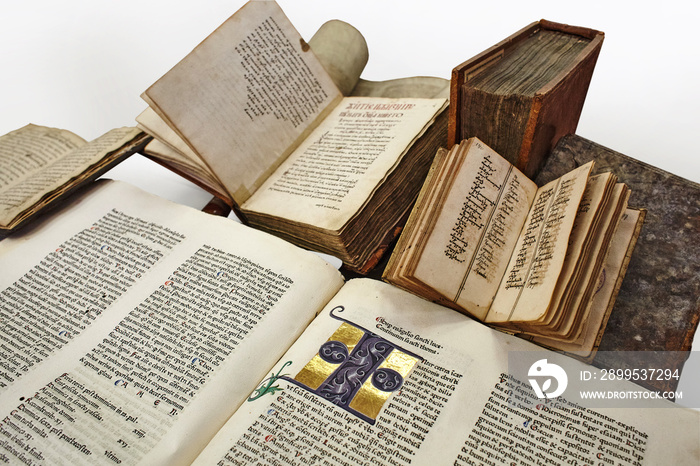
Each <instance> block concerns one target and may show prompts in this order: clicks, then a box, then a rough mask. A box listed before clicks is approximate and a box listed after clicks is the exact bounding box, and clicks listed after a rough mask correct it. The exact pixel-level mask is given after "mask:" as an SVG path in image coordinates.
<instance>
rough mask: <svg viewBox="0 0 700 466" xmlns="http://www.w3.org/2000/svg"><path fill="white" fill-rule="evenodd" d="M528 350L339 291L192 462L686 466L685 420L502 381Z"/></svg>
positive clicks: (466, 323) (360, 285)
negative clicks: (547, 395)
mask: <svg viewBox="0 0 700 466" xmlns="http://www.w3.org/2000/svg"><path fill="white" fill-rule="evenodd" d="M367 348H371V350H368V351H364V350H366V349H367ZM535 349H536V347H535V346H534V345H532V344H530V343H528V342H525V341H523V340H520V339H518V338H515V337H512V336H509V335H506V334H502V333H500V332H497V331H494V330H491V329H489V328H487V327H485V326H483V325H481V324H479V323H477V322H476V321H473V320H471V319H469V318H468V317H466V316H464V315H461V314H459V313H458V312H455V311H453V310H449V309H446V308H443V307H440V306H437V305H435V304H432V303H429V302H427V301H424V300H422V299H420V298H418V297H415V296H413V295H411V294H409V293H407V292H404V291H402V290H399V289H397V288H395V287H392V286H390V285H387V284H385V283H381V282H377V281H373V280H367V279H361V280H351V281H350V282H348V283H347V284H346V285H345V286H344V287H343V289H342V290H341V291H340V292H339V293H338V295H337V296H336V297H335V298H334V299H333V300H332V301H331V302H330V303H329V304H328V306H327V307H326V309H325V310H324V312H323V313H321V314H320V316H319V317H318V318H317V319H316V320H314V322H313V323H312V325H311V326H309V328H308V330H307V331H306V332H305V333H304V334H303V335H302V336H301V337H300V339H299V341H298V342H297V343H296V344H295V345H294V346H293V347H292V349H291V350H290V351H289V352H288V353H287V354H285V355H284V357H283V358H282V359H281V360H280V361H279V363H278V364H277V366H276V367H275V369H274V370H273V371H271V373H270V374H268V378H267V379H265V380H264V381H263V382H262V383H261V384H260V386H259V388H258V389H257V390H256V391H255V392H253V393H251V395H250V397H249V399H248V402H246V403H245V404H244V405H243V406H241V408H239V410H238V411H237V412H236V414H235V415H234V416H233V417H232V418H231V420H230V421H229V422H228V423H227V424H226V426H225V427H224V428H223V429H221V431H220V432H219V434H218V435H217V437H216V438H215V439H214V440H213V441H212V442H211V443H210V444H209V445H208V446H207V449H206V450H205V451H204V452H203V453H202V455H201V456H200V457H199V458H198V459H197V461H196V462H195V464H220V465H230V464H240V463H241V462H242V463H244V464H245V463H255V462H259V463H265V464H324V463H328V464H353V465H354V464H379V465H385V464H395V465H408V464H456V465H460V466H461V465H467V464H474V463H476V464H520V465H532V464H566V463H567V462H569V463H572V464H598V462H599V461H601V460H607V459H611V460H612V459H614V462H615V464H625V465H630V466H631V465H633V464H638V463H635V461H638V462H639V463H644V464H684V463H685V464H695V462H697V460H698V451H697V447H698V431H699V426H700V423H699V422H698V419H699V416H698V413H697V412H695V411H691V410H687V409H674V408H673V407H672V406H673V403H649V404H648V405H647V406H648V408H640V409H609V408H608V409H603V408H589V407H587V406H585V405H581V404H578V403H572V402H568V401H566V399H565V398H564V397H560V398H556V399H547V400H541V399H539V398H537V395H536V394H535V392H534V391H533V388H532V387H531V385H530V384H529V383H528V380H520V379H517V378H515V377H514V376H512V375H511V374H510V372H509V353H511V352H523V353H527V352H532V351H533V350H535ZM536 354H537V355H538V357H555V355H554V353H551V352H548V351H544V350H541V351H536ZM361 355H362V356H366V357H361ZM557 357H558V358H566V357H565V356H560V355H559V356H557ZM557 361H558V360H557ZM570 364H572V365H573V367H574V368H575V370H579V369H580V370H583V369H584V368H588V367H589V366H585V365H583V364H581V363H579V362H578V361H573V360H570ZM569 385H570V387H572V388H573V389H574V390H575V389H576V388H577V383H576V381H575V380H574V377H573V375H572V376H571V377H569ZM620 387H623V388H625V389H633V387H635V386H634V385H632V384H629V383H627V384H620V385H617V386H616V388H620ZM637 389H638V390H642V389H640V388H639V387H637ZM568 390H569V389H567V393H568ZM657 401H658V400H657ZM661 407H665V408H667V409H658V408H661ZM590 426H593V428H590ZM619 432H623V434H620V433H619ZM629 433H634V436H632V435H628V434H629ZM621 438H624V440H621ZM626 440H630V442H627V441H626ZM574 461H575V463H574ZM603 464H607V463H603Z"/></svg>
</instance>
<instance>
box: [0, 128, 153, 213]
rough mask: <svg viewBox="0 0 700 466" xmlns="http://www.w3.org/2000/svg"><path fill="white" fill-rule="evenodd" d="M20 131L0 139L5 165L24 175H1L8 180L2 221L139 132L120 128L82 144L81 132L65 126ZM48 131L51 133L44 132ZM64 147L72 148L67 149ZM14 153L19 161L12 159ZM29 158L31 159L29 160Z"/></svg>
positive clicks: (1, 198) (0, 199) (1, 192)
mask: <svg viewBox="0 0 700 466" xmlns="http://www.w3.org/2000/svg"><path fill="white" fill-rule="evenodd" d="M26 129H30V130H31V132H27V131H25V130H26ZM18 131H20V132H19V133H18V132H15V133H14V134H12V133H11V135H8V136H5V137H4V138H3V139H2V141H1V142H0V145H1V146H2V147H1V148H0V154H2V155H0V157H2V162H0V163H1V164H2V165H3V167H2V168H7V169H8V172H9V173H8V174H10V175H14V174H15V173H20V172H21V175H20V176H16V177H12V176H9V177H7V178H5V176H2V175H0V177H2V178H3V179H7V180H8V182H6V183H3V185H2V188H1V189H0V223H2V224H7V223H9V222H10V220H12V219H13V218H14V217H15V216H17V214H19V213H20V212H22V211H24V210H26V209H28V208H30V207H31V206H33V205H34V204H35V203H37V202H38V201H39V200H40V199H42V198H43V197H44V196H45V195H46V194H47V193H50V192H52V191H54V190H56V189H59V188H61V187H62V186H64V185H66V183H69V182H70V181H71V180H72V179H73V178H76V177H78V176H79V175H80V174H81V173H83V172H84V171H85V170H86V169H87V168H88V167H90V166H92V165H94V164H97V163H99V162H100V161H102V159H103V158H104V157H105V155H106V154H108V153H109V152H112V151H114V150H116V149H118V148H120V147H122V146H123V145H124V144H125V143H127V142H128V141H130V140H131V139H133V138H134V137H135V136H136V135H137V134H138V133H139V132H140V131H139V130H138V129H136V128H128V127H125V128H117V129H113V130H111V131H109V132H108V133H105V134H103V135H102V136H100V137H99V138H97V139H95V140H94V141H92V142H90V143H89V144H87V143H85V144H83V143H81V141H82V139H80V138H79V137H78V136H75V135H72V133H70V134H69V133H68V132H67V131H63V130H53V129H47V128H43V127H38V126H30V127H25V128H23V129H22V130H18ZM47 132H48V133H50V136H48V137H42V136H41V135H44V134H47ZM35 137H38V139H36V140H35V144H34V145H33V144H32V143H31V142H30V140H32V139H33V138H35ZM63 148H66V149H70V150H68V151H64V150H63ZM28 154H31V157H27V155H28ZM13 156H14V158H15V160H16V162H12V159H13ZM17 158H19V160H17ZM28 161H30V162H29V163H27V162H28ZM6 164H7V165H6ZM28 166H32V169H27V170H23V171H21V170H19V168H20V167H24V168H27V167H28ZM5 173H7V172H5ZM10 180H11V181H10Z"/></svg>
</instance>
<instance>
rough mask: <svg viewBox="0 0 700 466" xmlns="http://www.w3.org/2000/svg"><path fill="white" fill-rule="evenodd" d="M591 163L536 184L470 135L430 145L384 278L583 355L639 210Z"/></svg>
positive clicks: (594, 339)
mask: <svg viewBox="0 0 700 466" xmlns="http://www.w3.org/2000/svg"><path fill="white" fill-rule="evenodd" d="M592 166H593V163H592V162H591V163H589V164H587V165H585V166H582V167H579V168H577V169H576V170H573V171H571V172H569V173H568V174H566V175H564V176H562V177H560V178H559V179H557V180H554V181H552V182H550V183H548V184H546V185H545V186H542V187H540V188H538V187H537V185H536V184H535V183H534V182H532V181H531V180H529V179H528V178H527V177H525V176H524V175H523V174H522V173H521V172H520V171H519V170H518V169H516V168H515V167H514V166H513V165H511V164H510V163H509V162H508V161H506V160H505V159H503V158H502V157H501V156H499V155H498V154H497V153H496V152H495V151H493V150H492V149H490V148H489V147H487V146H486V145H485V144H484V143H483V142H481V141H480V140H478V139H477V138H471V139H468V140H465V141H462V143H460V144H459V145H456V146H454V147H453V148H452V150H450V151H449V152H448V151H446V150H442V151H440V153H439V154H438V156H437V157H436V159H435V162H434V165H433V167H432V168H431V172H430V175H429V176H428V180H427V181H426V184H425V186H424V188H423V191H422V192H421V195H420V197H419V200H418V201H417V203H416V206H415V208H414V210H413V212H412V213H411V217H410V218H409V220H408V222H407V224H406V229H405V231H404V233H403V234H402V236H401V238H400V240H399V242H398V244H397V246H396V248H395V250H394V252H393V254H392V257H391V259H390V261H389V264H388V265H387V267H386V269H385V271H384V279H385V280H386V281H388V282H390V283H393V284H395V285H397V286H400V287H402V288H405V289H407V290H409V291H412V292H414V293H417V294H419V295H421V296H424V297H426V298H428V299H430V300H432V301H436V302H439V303H441V304H444V305H446V306H449V307H452V308H454V309H457V310H459V311H461V312H464V313H466V314H469V315H471V316H473V317H475V318H477V319H479V320H481V321H484V322H486V323H488V324H491V325H493V326H497V327H499V328H502V329H505V330H507V331H510V332H513V333H521V334H524V335H527V336H528V338H532V339H534V340H535V341H536V342H538V343H540V344H542V345H545V346H549V347H552V348H555V349H559V350H563V351H572V352H573V351H575V352H577V355H578V356H579V357H591V353H592V351H593V350H594V349H595V348H596V347H597V345H598V343H599V342H600V338H601V336H602V329H603V328H604V327H605V323H606V322H607V318H608V316H609V314H610V311H611V309H612V305H613V302H614V300H615V296H616V293H617V291H618V290H619V287H620V283H621V280H622V277H623V276H624V271H625V270H626V266H627V263H628V261H629V257H630V254H631V252H632V249H633V247H634V244H635V242H636V238H637V237H638V235H639V230H640V228H641V223H642V221H643V217H644V211H640V210H634V209H630V208H627V200H628V198H629V189H628V188H627V186H626V185H625V184H623V183H618V182H617V177H616V176H615V175H614V174H611V173H603V174H600V175H596V176H590V172H591V168H592Z"/></svg>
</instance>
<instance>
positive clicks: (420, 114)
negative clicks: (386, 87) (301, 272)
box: [242, 97, 446, 230]
mask: <svg viewBox="0 0 700 466" xmlns="http://www.w3.org/2000/svg"><path fill="white" fill-rule="evenodd" d="M445 105H446V101H445V100H444V99H387V98H364V97H346V98H345V99H343V101H342V102H341V103H340V104H339V105H338V106H337V107H336V108H335V109H334V110H333V111H332V113H331V114H330V115H329V116H328V117H327V118H326V119H325V120H324V121H323V123H321V124H320V125H319V126H318V127H317V128H316V129H315V130H314V132H313V133H312V134H311V135H310V136H309V137H308V138H307V139H306V140H305V141H304V142H303V143H302V144H301V145H300V146H299V147H298V148H297V150H295V151H294V153H293V154H291V155H290V156H289V158H287V160H286V161H285V162H284V163H283V164H282V165H281V166H280V168H279V169H278V170H277V171H276V172H275V173H274V174H273V175H272V176H270V178H269V179H268V180H267V181H266V182H265V184H264V185H263V186H262V187H261V188H260V189H259V190H258V192H256V193H255V195H254V196H253V197H251V198H250V199H249V200H248V201H247V202H246V203H245V204H244V205H243V206H242V207H243V210H244V211H253V212H258V213H263V214H266V215H271V216H277V217H283V218H285V219H288V220H291V221H295V222H299V223H306V224H310V225H314V226H317V227H319V228H324V229H328V230H338V229H340V228H341V227H342V226H343V225H344V224H345V223H346V222H347V221H348V220H349V219H350V218H351V217H352V216H353V215H354V214H355V213H356V212H357V211H358V210H359V209H360V207H361V206H362V205H364V203H365V202H366V201H367V200H368V199H369V198H370V194H371V193H372V192H373V191H374V190H375V189H376V187H377V185H378V184H379V183H380V181H382V180H383V179H384V178H386V176H387V174H388V173H390V171H391V170H392V169H393V168H394V167H395V166H396V165H397V163H398V162H399V160H401V157H402V156H403V154H404V153H405V152H406V150H407V149H408V148H409V147H410V146H411V144H412V143H413V141H415V140H416V139H418V137H419V136H421V135H422V134H423V133H424V132H425V130H426V129H427V128H428V127H429V125H430V124H431V123H432V121H433V120H434V118H435V116H436V115H437V114H438V113H439V112H440V111H441V110H442V109H443V108H444V106H445Z"/></svg>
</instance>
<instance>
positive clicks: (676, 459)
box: [0, 181, 700, 465]
mask: <svg viewBox="0 0 700 466" xmlns="http://www.w3.org/2000/svg"><path fill="white" fill-rule="evenodd" d="M0 268H2V270H3V274H2V275H0V312H1V313H2V319H3V332H0V345H1V346H2V348H3V351H2V354H0V367H1V370H0V432H2V442H0V457H2V458H4V459H7V460H10V461H12V462H20V461H33V462H44V463H48V464H57V463H70V464H75V465H77V464H90V465H94V464H114V463H115V462H117V463H121V464H147V465H159V464H163V465H177V464H191V463H192V462H193V461H195V460H196V461H197V462H198V463H200V464H240V463H241V462H243V463H255V462H260V463H264V464H282V463H284V464H321V463H322V462H324V461H325V462H328V463H330V464H401V465H406V464H427V463H431V464H435V463H436V462H437V463H439V464H458V465H463V464H468V462H469V461H474V460H475V459H479V458H485V459H488V460H489V461H494V462H496V463H504V462H506V461H507V462H511V461H513V462H515V463H518V464H536V462H537V461H540V462H543V463H545V462H554V463H557V464H561V463H564V462H566V461H572V460H576V461H577V462H578V463H582V464H588V463H593V462H597V461H600V460H601V458H605V459H610V460H614V461H615V462H616V464H617V463H621V464H629V465H632V464H639V463H644V464H686V463H687V464H697V461H698V454H699V445H698V438H699V436H698V430H699V428H700V422H699V419H700V418H699V413H698V412H696V411H691V410H688V409H683V408H677V407H674V405H673V404H672V403H669V402H665V401H659V400H645V403H644V404H643V406H644V407H642V408H635V409H630V408H623V409H621V408H594V407H593V408H592V407H586V406H584V405H582V404H579V403H573V402H570V401H567V400H566V399H565V398H564V397H559V398H556V399H553V400H546V401H543V400H540V399H538V398H537V397H536V396H535V392H533V389H532V388H531V387H530V385H529V384H528V382H527V380H519V379H517V378H516V377H514V376H512V375H511V373H510V372H509V362H508V361H509V353H512V352H524V353H528V352H530V353H531V352H533V350H536V349H537V347H535V346H534V345H532V344H531V343H529V342H527V341H523V340H521V339H518V338H515V337H513V336H511V335H507V334H504V333H501V332H497V331H495V330H492V329H489V328H488V327H486V326H484V325H482V324H480V323H478V322H476V321H474V320H472V319H470V318H469V317H467V316H464V315H462V314H460V313H458V312H455V311H453V310H451V309H447V308H444V307H441V306H439V305H437V304H433V303H430V302H428V301H425V300H423V299H421V298H418V297H416V296H414V295H412V294H410V293H407V292H405V291H403V290H400V289H398V288H395V287H392V286H391V285H388V284H386V283H382V282H380V281H376V280H370V279H359V280H351V281H349V282H348V283H345V284H344V283H343V280H342V277H341V276H340V274H339V273H338V271H337V270H336V269H334V268H333V267H331V266H329V265H328V264H327V263H326V262H325V261H323V260H322V259H321V258H319V257H318V256H316V255H314V254H312V253H309V252H308V251H304V250H302V249H300V248H297V247H295V246H293V245H290V244H288V243H286V242H284V241H282V240H280V239H278V238H275V237H273V236H270V235H268V234H266V233H263V232H259V231H255V230H253V229H250V228H248V227H246V226H244V225H240V224H238V223H236V222H231V221H229V220H226V219H222V218H219V217H215V216H208V215H206V214H203V213H202V212H198V211H196V210H193V209H190V208H188V207H184V206H179V205H176V204H172V203H170V202H167V201H164V200H162V199H159V198H156V197H154V196H152V195H150V194H146V193H144V192H142V191H139V190H137V189H136V188H133V187H131V186H129V185H126V184H123V183H119V182H110V181H99V182H98V183H96V184H94V185H92V186H90V188H89V189H88V190H86V191H84V192H83V193H82V194H80V195H79V196H74V197H72V198H71V200H70V203H67V204H65V205H64V206H63V207H62V208H61V210H60V211H58V212H55V214H53V215H52V216H50V217H48V218H47V219H46V221H45V222H41V223H39V224H35V225H33V226H32V228H31V229H26V230H25V231H23V232H22V234H21V235H19V234H17V235H15V236H12V237H10V238H8V239H6V240H4V241H2V242H0ZM367 349H369V350H370V351H369V353H364V350H367ZM535 353H536V354H538V357H549V358H561V359H566V360H569V361H570V363H571V364H573V365H574V366H573V368H574V369H575V371H576V373H578V371H579V370H583V369H586V368H589V369H590V366H586V365H584V364H582V363H580V362H579V361H574V360H570V359H569V358H566V357H565V356H562V355H556V354H554V353H551V352H549V351H546V350H540V351H535ZM362 354H365V355H368V356H367V358H366V359H363V358H362V357H360V356H361V355H362ZM553 360H554V359H553ZM557 363H559V364H562V362H561V360H557ZM364 369H366V370H364ZM343 374H350V375H351V376H349V377H347V378H343V377H342V375H343ZM352 374H355V375H357V374H364V375H363V376H362V377H355V376H354V375H352ZM336 376H337V377H336ZM343 380H346V381H351V382H352V384H349V385H348V384H345V383H343ZM569 387H570V388H567V390H569V389H572V390H576V389H577V381H576V380H575V379H574V377H573V376H571V377H570V380H569ZM608 389H610V390H613V389H615V390H617V389H620V390H640V391H642V392H644V390H643V389H641V388H639V387H637V386H635V385H633V384H631V383H626V382H612V383H611V385H610V386H609V387H608ZM509 391H510V392H511V393H514V394H515V395H516V396H515V397H514V398H512V400H511V401H507V396H506V395H507V393H508V392H509ZM543 407H545V408H546V409H543ZM659 408H666V409H659ZM504 444H506V445H508V447H504Z"/></svg>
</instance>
